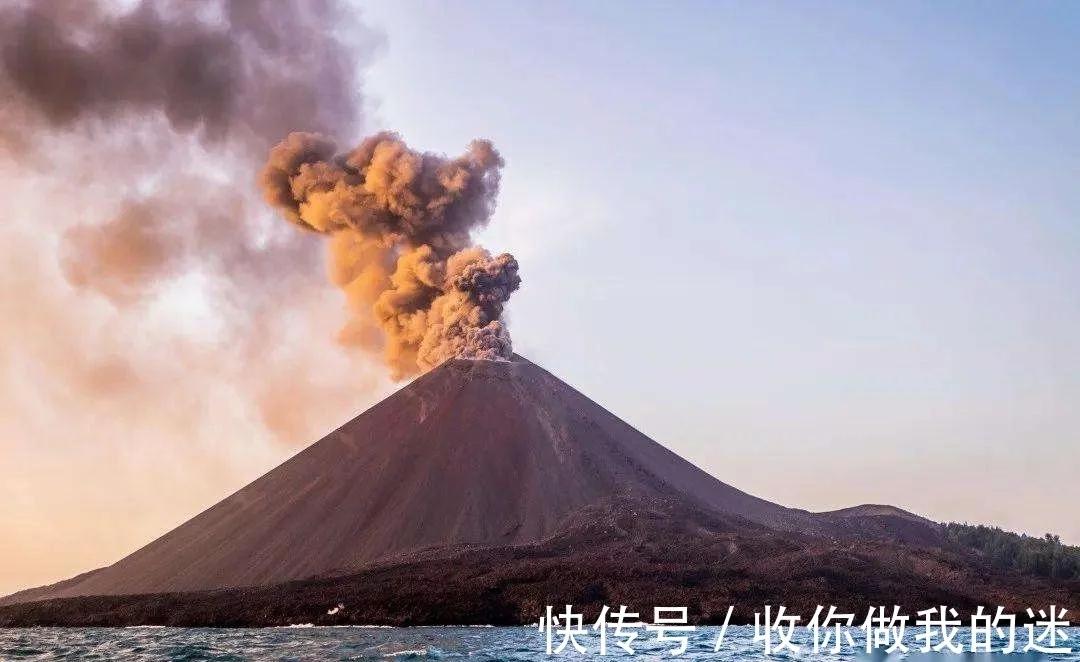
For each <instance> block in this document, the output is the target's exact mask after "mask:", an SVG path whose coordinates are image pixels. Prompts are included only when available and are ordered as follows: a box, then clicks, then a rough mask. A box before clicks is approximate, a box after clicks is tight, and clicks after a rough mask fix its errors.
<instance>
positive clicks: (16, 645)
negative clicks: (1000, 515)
mask: <svg viewBox="0 0 1080 662" xmlns="http://www.w3.org/2000/svg"><path fill="white" fill-rule="evenodd" d="M719 631H720V629H719V628H714V627H701V628H697V629H695V630H694V631H693V632H691V633H689V635H688V636H689V645H688V648H687V651H686V653H685V654H683V655H681V656H679V657H672V656H670V654H669V649H670V648H671V644H670V643H669V642H658V641H656V640H655V638H654V637H653V638H650V637H647V636H644V635H643V636H642V637H641V638H639V639H638V640H636V641H634V642H633V644H632V647H633V648H634V649H635V653H634V655H632V656H631V655H629V654H627V653H624V652H623V651H621V650H620V649H618V648H615V646H614V645H613V644H611V643H610V640H609V650H608V657H611V658H620V659H640V660H671V659H683V660H737V661H743V660H876V661H885V660H901V659H903V660H909V661H912V662H917V661H920V660H940V659H953V660H971V661H975V660H991V659H994V660H998V659H1000V660H1017V661H1023V662H1028V661H1033V660H1069V661H1080V653H1071V654H1054V655H1039V654H1031V653H1027V654H1024V653H1013V654H1009V655H1001V654H995V655H992V656H991V655H987V654H970V653H969V654H963V655H955V654H950V655H944V654H940V653H934V654H922V653H919V652H917V650H918V645H917V644H915V643H914V641H913V639H912V632H911V631H910V630H909V632H908V636H907V637H905V640H906V641H908V642H910V643H909V645H910V647H911V650H912V651H916V652H911V653H908V654H906V655H900V654H893V655H890V656H887V655H885V654H883V653H876V654H873V655H867V654H865V652H862V651H853V650H846V651H843V652H841V654H838V655H829V654H814V653H813V652H812V651H811V650H809V649H808V648H807V647H804V648H803V649H802V650H801V651H800V652H799V653H796V654H792V653H790V652H787V651H784V652H781V653H773V654H772V655H770V656H766V655H765V654H764V652H763V644H762V643H761V642H760V641H759V642H755V641H754V628H753V627H751V626H743V627H731V628H728V630H727V632H726V633H725V637H724V641H723V644H722V646H721V648H720V651H719V652H714V650H713V648H714V645H715V642H716V639H717V636H718V634H719ZM1067 632H1068V635H1069V637H1070V639H1069V641H1068V642H1066V644H1065V645H1067V646H1068V645H1071V646H1072V647H1073V648H1074V649H1080V643H1078V642H1080V628H1075V627H1074V628H1071V629H1070V630H1068V631H1067ZM859 634H861V632H857V631H853V638H854V640H855V642H856V643H857V644H858V643H859V636H858V635H859ZM1018 636H1019V633H1018ZM808 638H809V633H807V632H805V631H803V630H802V629H801V628H800V630H799V631H798V633H797V634H796V637H795V638H794V639H795V641H796V642H802V643H804V644H806V645H807V646H809V645H810V644H809V639H808ZM959 640H963V641H967V634H966V633H965V632H962V633H961V635H960V637H959ZM578 641H579V643H580V644H581V645H582V646H583V647H585V648H586V651H587V652H586V653H578V652H576V651H573V650H572V649H571V648H570V647H569V646H568V647H567V649H566V650H565V651H563V653H561V654H558V655H554V654H553V655H548V654H547V652H546V640H545V637H544V635H543V634H542V633H541V632H539V631H538V630H537V629H536V628H535V627H531V628H530V627H505V628H504V627H500V628H490V627H488V628H484V627H418V628H381V627H289V628H262V629H204V628H150V627H134V628H70V629H65V628H26V629H18V628H6V629H5V628H0V660H4V661H5V662H6V661H7V660H155V661H158V660H230V661H233V660H235V661H242V660H320V661H332V660H427V659H447V660H455V659H469V660H475V661H477V662H485V661H493V660H506V661H510V660H527V661H539V660H556V659H557V660H586V659H594V658H597V657H599V655H598V647H599V640H598V639H597V637H596V636H595V635H594V634H590V635H589V636H585V637H579V638H578ZM1020 641H1021V645H1022V643H1023V638H1022V637H1021V638H1020ZM557 643H558V639H557V640H556V644H557Z"/></svg>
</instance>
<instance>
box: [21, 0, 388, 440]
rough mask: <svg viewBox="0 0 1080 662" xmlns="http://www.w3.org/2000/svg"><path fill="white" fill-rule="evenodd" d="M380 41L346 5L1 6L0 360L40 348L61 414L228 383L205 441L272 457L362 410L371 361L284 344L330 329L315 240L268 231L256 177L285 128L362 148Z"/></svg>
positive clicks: (252, 1) (103, 2)
mask: <svg viewBox="0 0 1080 662" xmlns="http://www.w3.org/2000/svg"><path fill="white" fill-rule="evenodd" d="M383 43H384V42H383V38H382V36H381V35H379V34H378V33H377V32H374V31H372V30H371V29H370V28H368V27H367V26H365V24H364V23H363V20H362V14H361V9H360V8H359V7H357V6H356V4H355V3H353V2H351V0H340V1H339V0H0V197H3V198H4V199H6V200H8V201H9V202H12V201H14V202H15V203H16V204H9V205H8V207H9V209H8V210H7V215H6V216H5V218H4V222H3V223H0V260H2V261H3V262H4V263H5V264H14V263H15V261H16V260H17V259H18V260H19V263H20V264H23V265H24V267H23V273H16V272H14V271H13V270H12V269H6V270H4V271H3V272H2V273H0V293H2V294H0V298H2V299H4V304H5V306H6V307H5V308H4V310H5V311H6V312H7V316H6V318H5V322H6V324H5V325H4V326H5V328H4V331H5V332H6V335H5V336H4V337H3V338H2V340H3V341H4V342H2V343H0V344H6V345H8V347H7V348H5V349H4V350H0V363H2V362H5V361H9V360H10V359H9V358H8V357H7V355H6V354H5V351H7V352H14V353H15V356H17V357H19V358H20V360H22V354H28V353H29V351H30V350H29V349H27V343H32V342H35V341H34V339H35V338H38V337H42V336H43V335H49V336H50V337H51V338H53V339H54V340H55V342H53V343H51V344H50V345H49V346H42V347H41V349H40V350H39V351H40V356H35V357H34V358H33V359H26V360H28V361H30V362H31V363H34V364H35V365H37V364H42V365H49V366H50V367H49V368H48V369H44V368H43V369H42V370H41V371H40V372H37V373H35V374H36V375H38V379H40V380H41V381H40V383H38V384H35V385H34V386H33V387H31V390H32V391H34V392H37V393H46V392H48V393H57V394H69V395H70V396H71V398H72V402H77V403H79V404H78V405H72V404H70V403H69V402H67V401H63V402H60V403H58V404H57V405H56V406H57V407H58V408H60V409H65V410H67V409H68V408H69V407H70V408H77V407H78V406H83V407H86V408H88V410H89V408H93V407H96V406H99V405H100V406H107V405H111V404H112V403H119V402H127V403H129V406H127V407H125V408H123V411H132V412H142V411H145V410H148V409H153V408H155V406H160V405H162V403H168V406H169V407H171V406H173V405H174V404H175V398H174V397H173V394H175V393H179V392H184V391H190V392H199V393H206V392H209V390H211V389H213V388H216V385H218V384H230V385H231V386H232V391H231V393H230V397H233V394H235V404H234V409H232V410H230V411H229V412H226V413H221V412H220V411H217V410H216V411H215V412H206V413H203V412H200V413H199V414H198V416H199V417H202V416H206V417H208V419H211V420H212V421H213V422H212V423H207V422H206V421H203V424H204V425H205V426H207V427H219V428H220V427H222V426H223V425H224V424H222V423H221V420H220V419H218V418H214V417H217V416H225V415H229V416H233V417H234V418H233V419H231V420H244V421H246V420H247V418H248V417H250V416H258V417H260V418H261V419H262V422H263V423H264V424H265V426H266V427H267V429H268V430H270V431H272V432H273V433H275V435H276V436H278V437H279V438H280V439H283V440H289V441H290V442H297V441H301V440H306V439H308V438H310V435H311V434H314V433H315V432H317V431H319V430H322V429H324V428H325V426H326V425H328V424H330V423H332V422H333V421H335V420H337V419H338V418H340V416H341V415H343V414H344V413H347V412H349V411H352V410H353V409H355V408H356V407H357V406H359V405H361V404H363V397H365V396H364V392H365V391H366V390H367V389H369V388H372V387H373V385H374V383H375V381H378V380H377V377H376V374H375V373H374V372H372V371H369V370H366V369H365V368H366V367H367V365H368V364H369V363H370V361H368V360H366V359H367V357H364V356H360V355H357V354H356V353H355V352H343V351H342V348H341V347H340V346H339V345H338V344H336V343H334V342H333V339H332V338H329V337H327V338H321V339H319V340H318V341H316V340H312V341H311V342H308V343H306V344H305V343H302V342H298V341H297V339H304V338H309V337H311V336H312V334H313V333H314V331H313V330H312V329H313V328H317V329H322V328H325V325H326V324H327V323H330V322H328V320H330V319H337V318H340V310H339V309H338V307H337V306H336V302H335V301H333V296H332V294H333V293H330V294H331V296H326V294H327V289H328V288H327V285H326V282H325V279H324V278H322V277H321V274H320V273H319V267H320V265H321V264H322V263H323V261H324V256H323V248H324V245H323V242H322V241H320V238H319V237H318V236H316V235H314V234H304V233H298V232H293V231H292V230H291V229H290V228H288V227H284V224H282V223H280V221H279V219H278V218H277V217H276V215H275V214H273V213H271V212H270V210H268V209H267V208H266V205H265V204H264V203H263V200H262V196H261V193H260V191H259V190H258V188H257V187H256V186H255V185H254V181H253V179H254V177H253V173H256V172H258V170H259V169H260V168H261V167H262V165H263V163H264V162H265V159H266V153H267V150H268V149H270V147H272V146H273V145H274V144H275V143H277V142H278V141H279V140H280V139H281V137H282V136H284V135H286V134H287V133H288V132H290V131H318V132H320V133H323V134H325V135H331V136H335V137H337V138H339V139H342V140H349V141H352V140H355V139H356V138H357V137H358V136H360V135H363V134H362V133H361V131H362V127H363V125H364V116H363V110H364V98H363V89H362V88H363V73H364V70H365V68H366V67H367V65H368V64H369V63H370V62H371V61H372V59H373V58H374V57H375V56H376V54H377V52H378V50H379V49H380V48H381V47H382V45H383ZM31 274H32V276H31ZM27 283H33V286H32V287H31V286H28V285H27ZM13 293H14V294H13ZM12 306H22V307H23V309H13V308H12ZM13 310H16V311H18V312H13ZM28 313H30V314H28ZM192 314H197V315H199V321H198V323H192V319H191V317H190V315H192ZM150 319H152V320H153V323H152V324H151V323H150V322H148V320H150ZM151 326H152V328H153V331H154V334H153V337H150V336H149V335H148V334H147V328H148V327H151ZM40 328H56V329H61V328H65V329H74V330H77V331H73V332H71V333H61V332H59V331H50V332H49V333H48V334H42V333H41V332H40V330H39V329H40ZM124 336H130V337H131V338H133V339H134V338H137V337H138V338H143V337H144V336H146V344H141V343H140V342H135V341H132V342H124V343H116V342H115V339H116V338H118V337H124ZM13 338H14V339H15V340H12V339H13ZM151 340H152V342H151ZM12 342H16V343H19V342H21V343H23V344H22V345H18V344H12ZM166 346H168V347H170V351H168V352H163V351H162V347H166ZM59 352H65V355H64V357H63V359H62V360H59V359H58V360H55V361H53V359H52V356H53V353H59ZM185 353H186V356H187V358H186V359H185V358H180V357H181V356H185ZM163 354H170V355H172V356H173V357H174V362H173V363H170V362H168V361H160V360H159V357H160V356H162V355H163ZM193 357H198V358H197V359H196V358H193ZM343 358H344V359H345V360H342V359H343ZM50 361H52V362H50ZM100 366H108V369H107V370H101V369H99V368H100ZM114 368H115V369H114ZM73 371H75V372H78V374H79V375H81V374H84V373H85V374H87V375H92V376H95V375H99V374H108V375H111V376H112V377H111V378H110V379H109V380H105V381H107V382H108V383H109V387H108V388H103V387H101V386H100V385H99V382H100V381H101V380H99V379H97V377H93V378H87V379H82V378H81V377H79V376H78V375H76V376H72V374H71V373H72V372H73ZM81 385H85V388H84V387H83V386H81ZM155 389H159V390H155ZM58 397H59V396H58ZM357 398H359V400H357ZM130 403H134V404H130ZM178 420H179V419H178ZM245 424H246V423H245ZM195 426H196V423H195V422H193V421H192V420H185V421H183V422H182V423H180V422H178V423H176V427H177V429H178V430H181V431H183V430H190V429H191V428H192V427H195ZM27 436H28V437H30V436H32V434H31V433H29V432H28V433H27ZM181 436H182V434H181ZM2 454H3V449H0V455H2Z"/></svg>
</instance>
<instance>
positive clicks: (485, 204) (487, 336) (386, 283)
mask: <svg viewBox="0 0 1080 662" xmlns="http://www.w3.org/2000/svg"><path fill="white" fill-rule="evenodd" d="M502 165H503V160H502V158H501V157H500V156H499V153H498V152H497V151H495V148H494V146H493V145H492V144H491V143H490V142H488V141H486V140H476V141H474V142H473V143H472V144H471V145H469V148H468V150H467V151H466V152H465V154H463V155H462V156H459V157H457V158H454V159H449V158H446V157H443V156H440V155H436V154H430V153H422V152H417V151H414V150H412V149H410V148H409V147H408V146H407V145H406V144H405V142H404V141H403V140H402V139H401V138H400V137H399V136H397V135H396V134H394V133H387V132H384V133H379V134H376V135H374V136H371V137H369V138H367V139H365V140H364V141H362V142H361V143H360V145H359V146H358V147H356V148H355V149H353V150H352V151H349V152H346V153H337V148H336V146H335V145H334V143H333V142H331V141H330V140H328V139H327V138H325V137H323V136H321V135H318V134H312V133H293V134H290V135H289V136H288V137H287V138H286V139H285V140H283V141H282V142H281V143H279V144H278V145H277V146H276V147H274V148H273V149H272V150H271V151H270V157H269V160H268V161H267V164H266V167H265V168H264V169H263V172H262V176H261V183H262V187H263V192H264V195H265V197H266V200H267V202H269V203H270V204H271V205H273V206H274V207H275V208H276V209H278V210H279V211H280V212H281V214H282V215H283V216H284V217H285V218H286V219H288V220H289V221H291V222H292V223H295V224H296V225H298V226H300V227H301V228H303V229H305V230H310V231H314V232H319V233H322V234H326V235H329V236H330V244H329V245H330V262H331V264H330V276H331V279H332V280H333V281H334V283H335V284H337V285H338V286H340V287H341V288H342V289H343V290H344V291H345V293H346V295H347V298H348V301H349V307H350V309H351V311H352V314H353V316H352V319H351V320H350V321H349V324H348V325H347V326H346V328H345V329H344V330H343V331H342V334H341V338H342V340H343V341H344V342H346V343H349V344H354V345H357V346H360V347H364V348H367V349H376V350H377V349H380V348H381V350H382V352H383V354H384V356H385V358H386V361H387V363H388V364H389V366H390V368H391V371H392V372H393V374H394V376H395V378H401V377H405V376H408V375H412V374H415V373H416V372H418V371H425V370H429V369H431V368H433V367H434V366H436V365H438V364H439V363H441V362H442V361H445V360H446V359H449V358H453V357H466V358H481V359H490V360H503V359H508V358H509V357H510V355H511V353H512V349H511V344H510V334H509V332H508V331H507V329H506V324H505V322H503V320H502V319H501V318H502V313H503V306H504V305H505V303H506V301H507V300H508V299H509V298H510V294H511V293H512V292H513V291H514V290H516V289H517V288H518V286H519V285H520V284H521V279H520V278H519V277H518V264H517V260H515V259H514V257H513V256H512V255H509V254H506V253H504V254H502V255H496V256H492V255H491V254H490V253H488V252H487V251H486V250H484V249H483V248H481V247H479V246H474V245H472V239H471V232H472V231H473V230H474V229H477V228H479V227H482V226H484V225H485V224H486V223H487V222H488V220H489V219H490V218H491V214H492V212H493V211H494V208H495V197H496V195H497V194H498V190H499V169H500V168H501V167H502Z"/></svg>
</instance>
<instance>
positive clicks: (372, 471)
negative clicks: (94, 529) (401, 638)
mask: <svg viewBox="0 0 1080 662" xmlns="http://www.w3.org/2000/svg"><path fill="white" fill-rule="evenodd" d="M614 496H631V497H635V498H644V499H649V498H655V497H661V498H676V499H680V500H683V501H684V502H686V503H687V504H688V505H692V506H694V507H700V508H704V509H708V510H712V511H716V512H719V513H725V514H727V515H730V516H733V517H731V518H729V520H728V521H730V522H732V523H733V524H732V526H744V525H745V526H747V527H755V525H763V526H765V527H769V528H779V529H784V530H789V531H799V532H803V533H846V531H847V528H849V527H847V526H845V525H843V524H842V523H841V524H838V523H837V522H836V521H834V519H833V518H829V517H819V516H814V515H811V514H809V513H806V512H804V511H797V510H791V509H787V508H783V507H781V506H778V505H776V504H773V503H770V502H768V501H764V500H762V499H758V498H756V497H753V496H750V495H748V494H746V493H744V492H740V491H739V490H737V489H735V488H733V487H730V486H729V485H726V484H724V483H722V482H720V481H718V480H716V479H715V478H713V477H712V476H710V475H708V474H706V473H705V472H703V471H701V470H700V469H698V468H696V467H695V466H693V465H692V464H690V463H689V462H686V461H685V460H683V459H682V458H680V457H678V456H677V455H675V454H674V453H672V452H670V451H668V450H667V449H665V448H664V447H662V446H660V445H659V444H657V443H656V442H654V441H652V440H651V439H649V438H648V437H646V436H644V435H643V434H641V433H640V432H638V431H637V430H634V429H633V428H631V427H630V426H629V425H627V424H626V423H624V422H622V421H621V420H619V419H618V418H616V417H615V416H613V415H612V414H610V413H609V412H607V411H606V410H604V409H603V408H602V407H600V406H599V405H597V404H596V403H594V402H592V401H591V400H589V399H588V398H586V397H585V396H583V395H582V394H580V393H578V392H577V391H575V390H574V389H572V388H570V387H569V386H567V385H566V384H565V383H563V382H561V381H560V380H558V379H556V378H555V377H553V376H552V375H551V374H549V373H548V372H546V371H544V370H542V369H541V368H539V367H538V366H536V365H534V364H533V363H531V362H529V361H527V360H525V359H522V358H520V357H515V360H514V361H512V362H490V361H472V360H461V359H458V360H452V361H449V362H447V363H445V364H443V365H442V366H440V367H439V368H437V369H435V370H433V371H432V372H430V373H428V374H427V375H424V376H423V377H421V378H419V379H417V380H416V381H415V382H413V383H412V384H410V385H409V386H407V387H405V388H403V389H402V390H400V391H398V392H397V393H395V394H394V395H392V396H390V397H389V398H387V399H386V400H384V401H382V402H380V403H379V404H377V405H375V406H374V407H372V408H371V409H369V410H368V411H366V412H365V413H363V414H361V415H360V416H358V417H357V418H355V419H353V420H352V421H350V422H349V423H347V424H346V425H344V426H343V427H341V428H340V429H338V430H337V431H335V432H333V433H331V434H330V435H328V436H327V437H325V438H324V439H322V440H321V441H319V442H318V443H315V444H313V445H312V446H310V447H309V448H307V449H306V450H304V451H303V452H301V453H299V454H298V455H297V456H295V457H294V458H292V459H290V460H289V461H287V462H285V463H284V464H282V465H281V466H279V467H277V468H276V469H274V470H272V471H271V472H269V473H267V474H266V475H264V476H263V477H261V478H259V479H258V480H256V481H254V482H253V483H251V484H250V485H248V486H247V487H245V488H243V489H241V490H240V491H239V492H237V493H236V494H233V495H232V496H230V497H228V498H226V499H225V500H223V501H221V502H220V503H218V504H217V505H215V506H213V507H211V508H210V509H209V510H207V511H205V512H203V513H202V514H200V515H198V516H196V517H195V518H193V519H192V520H190V521H188V522H187V523H185V524H183V525H181V526H180V527H178V528H176V529H174V530H173V531H171V532H170V533H168V534H166V535H165V536H163V537H161V538H159V539H158V540H156V541H154V542H152V543H150V544H149V545H147V546H146V547H143V548H142V549H140V550H138V551H136V552H135V553H133V554H131V555H130V556H128V557H126V558H124V559H122V560H120V561H118V562H117V563H115V564H113V565H112V566H109V567H106V568H102V569H100V570H96V571H93V572H90V573H86V574H84V575H81V576H79V577H76V578H74V579H71V580H68V581H66V582H61V583H60V584H56V585H53V586H51V587H44V588H43V589H34V590H31V591H26V592H24V593H22V594H17V595H16V596H10V597H9V598H8V599H6V600H4V601H3V602H13V601H23V600H32V599H41V598H44V597H66V596H76V595H110V594H124V593H152V592H163V591H178V590H198V589H208V588H217V587H226V586H255V585H270V584H276V583H280V582H284V581H289V580H294V579H302V578H308V577H313V576H317V575H331V574H342V573H346V572H350V571H355V570H356V569H358V568H362V567H365V566H367V565H370V564H371V563H372V562H376V561H380V562H381V561H391V560H394V559H399V560H400V559H401V558H403V557H404V556H406V555H409V554H412V553H415V552H418V551H420V550H424V549H427V548H452V547H457V546H461V545H483V546H492V545H516V544H523V543H530V542H536V541H539V540H542V539H544V538H546V537H548V536H550V535H551V534H552V533H554V532H555V531H557V530H558V526H559V524H560V522H562V521H563V520H564V519H565V518H567V516H568V515H570V514H572V513H575V512H577V511H580V510H581V509H582V508H584V507H586V506H589V505H590V504H595V503H598V502H600V501H603V500H605V499H610V498H612V497H614ZM755 528H756V527H755Z"/></svg>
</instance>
